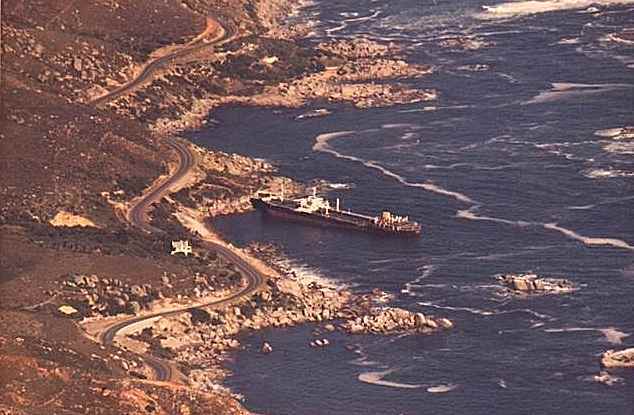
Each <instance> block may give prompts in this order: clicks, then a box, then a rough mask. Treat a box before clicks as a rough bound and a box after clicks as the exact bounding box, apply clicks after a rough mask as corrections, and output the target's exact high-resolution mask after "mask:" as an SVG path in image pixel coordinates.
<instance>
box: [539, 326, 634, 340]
mask: <svg viewBox="0 0 634 415" xmlns="http://www.w3.org/2000/svg"><path fill="white" fill-rule="evenodd" d="M579 331H598V332H600V333H601V334H603V336H605V340H606V341H607V342H608V343H611V344H623V339H624V338H626V337H630V334H629V333H624V332H622V331H620V330H618V329H617V328H615V327H606V328H593V327H568V328H563V329H545V330H544V332H546V333H574V332H579Z"/></svg>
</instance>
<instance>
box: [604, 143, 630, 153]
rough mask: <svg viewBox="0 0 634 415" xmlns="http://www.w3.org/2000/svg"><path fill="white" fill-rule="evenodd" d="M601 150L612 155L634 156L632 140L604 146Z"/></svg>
mask: <svg viewBox="0 0 634 415" xmlns="http://www.w3.org/2000/svg"><path fill="white" fill-rule="evenodd" d="M603 149H604V150H605V151H607V152H608V153H614V154H634V140H633V141H623V142H621V141H619V142H616V143H609V144H606V145H604V146H603Z"/></svg>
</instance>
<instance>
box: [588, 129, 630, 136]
mask: <svg viewBox="0 0 634 415" xmlns="http://www.w3.org/2000/svg"><path fill="white" fill-rule="evenodd" d="M621 134H623V128H606V129H604V130H597V131H595V132H594V135H598V136H599V137H607V138H613V137H618V136H620V135H621Z"/></svg>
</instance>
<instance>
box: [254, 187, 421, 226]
mask: <svg viewBox="0 0 634 415" xmlns="http://www.w3.org/2000/svg"><path fill="white" fill-rule="evenodd" d="M251 202H252V203H253V206H255V207H256V208H258V209H261V210H263V211H264V212H266V213H267V214H269V215H271V216H274V217H280V218H284V219H289V220H297V221H303V222H310V223H314V224H319V225H330V226H338V227H345V228H354V229H359V230H365V231H374V232H383V233H403V234H410V235H419V234H420V233H421V226H420V225H419V224H418V223H417V222H414V221H411V220H410V219H409V217H407V216H398V215H394V214H392V213H391V212H388V211H383V212H381V214H380V215H378V216H369V215H364V214H360V213H354V212H351V211H349V210H347V211H344V210H342V209H341V208H340V202H339V199H337V200H336V202H335V206H334V207H333V206H332V205H331V204H330V202H329V201H328V200H326V199H324V198H322V197H320V196H317V194H316V190H315V189H313V194H312V195H309V196H306V197H300V198H295V199H285V198H284V194H283V193H282V194H279V195H274V194H270V193H259V194H258V195H257V196H256V197H254V198H252V199H251Z"/></svg>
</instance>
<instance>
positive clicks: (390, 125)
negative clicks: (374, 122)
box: [381, 123, 422, 129]
mask: <svg viewBox="0 0 634 415" xmlns="http://www.w3.org/2000/svg"><path fill="white" fill-rule="evenodd" d="M381 128H385V129H391V128H409V129H419V128H422V127H421V126H420V125H418V124H409V123H400V124H383V125H382V126H381Z"/></svg>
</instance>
